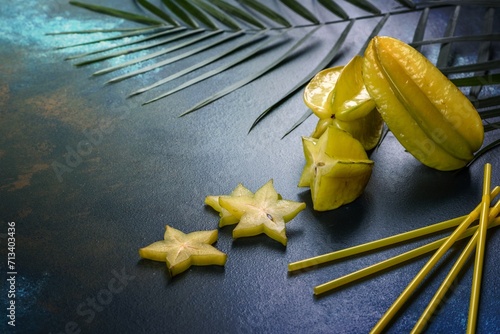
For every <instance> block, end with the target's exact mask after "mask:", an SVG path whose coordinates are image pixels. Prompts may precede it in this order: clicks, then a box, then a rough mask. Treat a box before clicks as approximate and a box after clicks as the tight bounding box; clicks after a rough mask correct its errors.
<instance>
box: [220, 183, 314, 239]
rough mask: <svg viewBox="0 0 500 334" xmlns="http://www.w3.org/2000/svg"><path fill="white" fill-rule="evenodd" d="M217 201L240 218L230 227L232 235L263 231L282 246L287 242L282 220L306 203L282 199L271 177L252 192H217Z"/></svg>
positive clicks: (293, 214)
mask: <svg viewBox="0 0 500 334" xmlns="http://www.w3.org/2000/svg"><path fill="white" fill-rule="evenodd" d="M219 204H220V206H221V207H222V208H224V209H226V210H227V211H228V212H230V213H231V214H232V215H233V216H234V217H236V218H237V219H238V220H239V222H238V225H236V227H235V228H234V229H233V238H241V237H251V236H255V235H258V234H262V233H264V234H266V235H267V236H269V237H270V238H272V239H274V240H276V241H278V242H280V243H282V244H283V245H284V246H286V244H287V236H286V228H285V223H287V222H289V221H290V220H291V219H293V218H294V217H295V216H296V215H297V214H298V213H299V212H300V211H302V210H304V209H305V207H306V205H305V203H303V202H295V201H290V200H284V199H282V198H281V196H280V195H279V194H278V193H277V192H276V190H275V189H274V185H273V180H272V179H271V180H269V181H268V182H267V183H266V184H264V185H263V186H262V187H261V188H259V189H258V190H257V191H256V192H255V194H253V196H220V197H219Z"/></svg>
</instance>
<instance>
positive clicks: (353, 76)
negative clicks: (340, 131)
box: [329, 56, 375, 137]
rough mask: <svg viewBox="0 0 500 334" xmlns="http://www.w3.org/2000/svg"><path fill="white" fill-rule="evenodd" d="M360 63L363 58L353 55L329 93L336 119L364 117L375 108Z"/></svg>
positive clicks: (345, 120) (350, 119)
mask: <svg viewBox="0 0 500 334" xmlns="http://www.w3.org/2000/svg"><path fill="white" fill-rule="evenodd" d="M362 65H363V58H362V57H361V56H354V57H353V58H352V59H351V60H350V61H349V63H347V65H345V67H344V69H343V70H342V72H341V73H340V75H339V77H338V79H337V84H336V85H335V87H334V89H333V91H332V92H331V93H330V97H329V99H330V100H331V104H332V106H331V108H332V111H333V114H334V115H335V118H336V119H338V120H341V121H344V122H349V121H354V120H357V119H360V118H363V117H365V116H366V115H368V114H369V113H370V112H371V111H373V110H374V109H375V102H374V101H373V100H372V98H371V96H370V94H368V91H367V90H366V87H365V83H364V82H363V76H362V73H361V68H362ZM348 132H349V131H348ZM354 137H355V136H354Z"/></svg>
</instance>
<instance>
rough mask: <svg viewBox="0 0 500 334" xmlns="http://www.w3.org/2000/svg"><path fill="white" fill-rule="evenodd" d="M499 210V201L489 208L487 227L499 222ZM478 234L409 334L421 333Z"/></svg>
mask: <svg viewBox="0 0 500 334" xmlns="http://www.w3.org/2000/svg"><path fill="white" fill-rule="evenodd" d="M499 212H500V201H498V202H497V203H496V204H495V206H494V207H493V208H491V209H490V214H489V225H488V227H493V226H494V225H496V222H497V221H498V222H500V217H499V218H496V219H495V216H496V215H498V213H499ZM478 235H479V230H476V232H475V233H474V235H473V236H472V238H471V239H470V240H469V242H468V243H467V246H465V248H464V250H463V251H462V253H461V254H460V256H459V258H458V260H457V262H455V264H454V265H453V267H452V268H451V270H450V272H449V273H448V275H447V276H446V278H445V279H444V281H443V283H442V284H441V285H440V286H439V288H438V290H437V291H436V293H435V295H434V296H433V298H432V299H431V301H430V302H429V304H428V305H427V308H426V309H425V310H424V312H423V313H422V315H421V316H420V318H419V319H418V321H417V323H416V324H415V326H414V327H413V329H412V331H411V334H416V333H421V332H422V331H423V330H424V329H425V327H426V326H427V323H428V321H429V320H430V318H431V316H432V313H434V311H435V310H436V309H437V307H438V306H439V303H440V302H441V300H443V298H444V295H445V294H446V292H447V291H448V288H449V287H450V286H451V284H452V283H453V281H454V280H455V278H456V277H457V276H458V274H459V273H460V270H461V269H462V267H463V266H464V265H465V263H466V262H467V260H468V259H469V257H470V255H471V254H472V252H473V251H474V249H475V248H476V244H477V240H478Z"/></svg>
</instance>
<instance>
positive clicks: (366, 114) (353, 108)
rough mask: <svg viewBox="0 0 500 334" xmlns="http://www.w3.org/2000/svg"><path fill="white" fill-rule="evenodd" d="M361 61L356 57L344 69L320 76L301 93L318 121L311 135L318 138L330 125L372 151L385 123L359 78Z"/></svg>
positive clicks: (335, 69)
mask: <svg viewBox="0 0 500 334" xmlns="http://www.w3.org/2000/svg"><path fill="white" fill-rule="evenodd" d="M362 64H363V58H362V57H360V56H355V57H354V58H352V60H351V61H350V62H349V63H348V64H347V65H346V66H337V67H332V68H328V69H326V70H323V71H321V72H319V73H318V74H317V75H316V76H315V77H314V78H313V79H312V80H311V81H310V82H309V84H308V85H307V86H306V88H305V90H304V102H305V104H306V105H307V106H308V107H309V108H310V109H311V110H312V111H313V112H314V114H315V115H316V116H318V117H319V120H318V124H317V125H316V129H315V130H314V132H313V133H312V134H311V137H313V138H319V137H320V136H321V134H323V132H324V131H325V129H326V128H327V127H328V126H329V125H335V126H336V127H337V128H339V129H342V130H344V131H347V132H349V133H350V134H351V135H352V136H353V137H354V138H356V139H357V140H359V141H360V142H361V144H362V145H363V147H364V148H365V150H371V149H372V148H374V147H375V146H376V145H377V143H378V141H379V140H380V137H381V135H382V128H383V124H384V121H383V120H382V117H380V114H379V113H378V112H377V110H376V109H375V103H374V101H373V100H372V98H371V97H370V95H369V94H368V91H367V90H366V87H365V85H364V82H363V77H362V74H361V66H362Z"/></svg>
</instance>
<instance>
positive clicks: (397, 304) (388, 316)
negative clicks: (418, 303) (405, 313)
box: [371, 205, 482, 333]
mask: <svg viewBox="0 0 500 334" xmlns="http://www.w3.org/2000/svg"><path fill="white" fill-rule="evenodd" d="M481 208H482V205H480V206H478V207H476V209H474V210H473V211H472V212H471V213H470V214H469V215H468V216H467V217H466V218H465V219H464V221H463V222H462V223H461V224H460V225H459V226H458V227H457V228H456V229H455V231H454V232H453V233H452V234H451V235H450V236H449V237H448V238H447V240H446V241H445V242H444V243H443V244H442V245H441V247H439V249H438V250H437V251H436V252H435V253H434V255H433V256H432V257H431V258H430V259H429V261H427V263H426V264H425V265H424V266H423V267H422V269H421V270H420V271H419V272H418V274H417V275H416V276H415V277H414V278H413V280H412V281H411V282H410V284H408V286H407V287H406V288H405V290H404V291H403V292H402V293H401V295H399V297H398V298H397V299H396V301H394V303H393V304H392V305H391V306H390V307H389V309H388V310H387V311H386V313H385V314H384V315H383V316H382V318H381V319H380V320H379V321H378V322H377V323H376V324H375V326H374V327H373V329H372V331H371V333H380V332H382V330H383V329H384V328H385V326H387V325H388V324H389V322H390V321H391V320H392V318H393V317H394V316H395V315H396V313H397V312H398V311H399V309H400V308H401V306H402V305H403V304H404V303H405V302H406V300H408V298H409V297H410V296H411V294H412V293H413V291H414V290H415V289H416V288H417V287H418V285H419V284H420V283H421V282H422V281H423V279H424V278H425V276H426V275H427V274H428V273H429V272H430V271H431V270H432V268H433V267H434V266H435V265H436V263H437V262H438V261H439V260H440V259H441V257H442V256H443V255H444V254H445V253H446V252H447V251H448V249H450V247H451V246H452V245H453V244H454V243H455V241H457V240H458V238H459V237H460V235H462V234H463V233H464V232H465V230H467V228H468V227H469V225H470V224H472V222H473V221H475V220H476V219H477V218H478V217H479V214H480V212H481Z"/></svg>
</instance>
